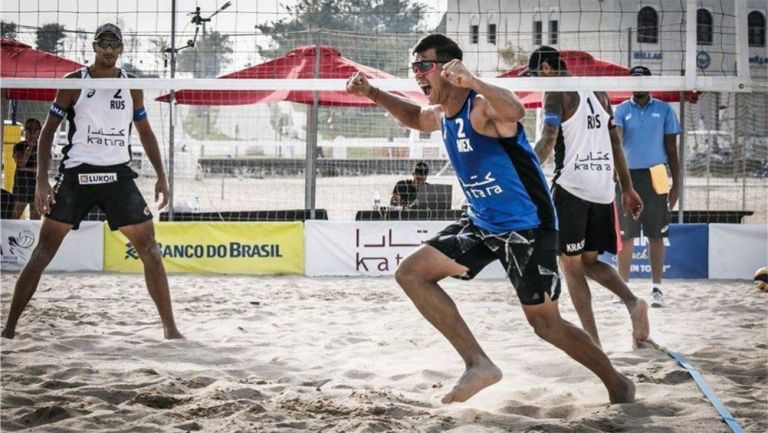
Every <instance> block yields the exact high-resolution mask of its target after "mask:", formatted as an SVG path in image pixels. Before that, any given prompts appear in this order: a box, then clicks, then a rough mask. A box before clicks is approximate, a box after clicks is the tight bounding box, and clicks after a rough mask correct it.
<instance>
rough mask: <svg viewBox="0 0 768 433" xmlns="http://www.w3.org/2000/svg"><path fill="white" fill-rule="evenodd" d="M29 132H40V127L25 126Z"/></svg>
mask: <svg viewBox="0 0 768 433" xmlns="http://www.w3.org/2000/svg"><path fill="white" fill-rule="evenodd" d="M24 129H25V130H26V131H27V132H40V128H24Z"/></svg>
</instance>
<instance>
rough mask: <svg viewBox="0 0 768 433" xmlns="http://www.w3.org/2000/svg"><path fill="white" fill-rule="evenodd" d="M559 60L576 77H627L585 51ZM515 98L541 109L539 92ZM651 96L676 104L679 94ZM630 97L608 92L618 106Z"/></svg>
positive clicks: (508, 74) (693, 96)
mask: <svg viewBox="0 0 768 433" xmlns="http://www.w3.org/2000/svg"><path fill="white" fill-rule="evenodd" d="M560 58H561V59H562V60H563V61H564V62H565V63H566V65H567V66H568V71H570V72H571V74H573V75H574V76H576V77H626V76H627V75H629V68H627V67H626V66H622V65H617V64H616V63H611V62H608V61H605V60H600V59H596V58H594V57H593V56H592V54H589V53H587V52H585V51H575V50H563V51H560ZM527 69H528V68H527V67H526V66H521V67H519V68H515V69H512V70H511V71H507V72H505V73H503V74H501V75H500V76H499V77H500V78H508V77H518V76H520V74H521V73H523V72H525V71H526V70H527ZM516 93H517V96H518V97H519V98H520V99H521V100H522V101H523V104H524V105H525V108H539V107H541V99H542V95H543V94H542V93H541V92H516ZM651 95H652V96H653V97H654V98H656V99H660V100H662V101H666V102H677V101H679V100H680V92H651ZM631 97H632V92H608V98H609V99H610V100H611V104H614V105H616V104H620V103H622V102H624V101H626V100H627V99H629V98H631ZM697 98H698V93H690V92H689V93H687V94H686V99H687V100H688V101H689V102H696V99H697Z"/></svg>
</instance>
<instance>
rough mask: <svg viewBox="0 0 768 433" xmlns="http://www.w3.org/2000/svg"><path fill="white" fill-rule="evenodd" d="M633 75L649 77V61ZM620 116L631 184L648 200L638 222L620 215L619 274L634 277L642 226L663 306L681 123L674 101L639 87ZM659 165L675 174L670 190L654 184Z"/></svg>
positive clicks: (654, 291) (655, 295) (656, 303)
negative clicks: (631, 272) (653, 173)
mask: <svg viewBox="0 0 768 433" xmlns="http://www.w3.org/2000/svg"><path fill="white" fill-rule="evenodd" d="M629 75H632V76H650V75H651V71H650V70H649V69H648V68H646V67H645V66H635V67H633V68H632V69H631V70H630V71H629ZM615 121H616V126H617V127H618V128H619V135H621V136H622V142H623V145H624V155H626V158H627V164H628V166H629V174H630V176H631V177H632V184H633V185H634V187H635V190H636V191H637V193H638V194H640V198H642V200H643V204H644V208H643V213H642V214H641V215H640V219H639V220H638V221H635V220H633V219H632V216H631V215H629V216H627V215H624V216H622V218H621V236H622V240H623V241H624V244H625V245H626V247H625V248H624V249H623V250H622V251H621V252H619V254H618V265H619V266H618V267H619V274H620V275H621V277H622V278H624V280H625V281H629V270H630V264H631V262H632V246H633V245H634V240H635V238H636V237H638V236H640V227H641V226H642V229H643V235H645V237H647V238H648V245H649V247H650V256H651V276H652V278H653V285H652V287H651V306H653V307H661V306H663V305H664V297H663V292H662V290H661V275H662V273H663V272H664V248H665V247H664V238H665V237H667V235H668V232H669V225H668V224H669V214H668V210H669V209H672V208H673V207H674V206H675V203H676V202H677V194H678V188H679V187H680V183H679V172H678V167H679V162H678V153H677V136H678V135H679V134H680V132H681V131H680V122H679V121H678V120H677V114H675V112H674V110H672V107H670V106H669V104H667V103H666V102H663V101H660V100H658V99H654V98H653V97H651V95H650V94H649V93H648V92H634V93H633V96H632V99H629V100H627V101H624V102H623V103H621V104H620V105H619V106H618V107H616V110H615ZM660 164H663V165H665V166H668V168H669V172H670V173H671V175H672V183H671V185H670V187H671V188H670V190H669V193H668V194H667V193H663V192H662V193H658V192H656V191H655V190H654V188H653V185H652V183H651V171H650V168H651V167H654V166H657V165H660ZM618 200H621V194H618V199H617V201H618ZM619 209H621V207H619Z"/></svg>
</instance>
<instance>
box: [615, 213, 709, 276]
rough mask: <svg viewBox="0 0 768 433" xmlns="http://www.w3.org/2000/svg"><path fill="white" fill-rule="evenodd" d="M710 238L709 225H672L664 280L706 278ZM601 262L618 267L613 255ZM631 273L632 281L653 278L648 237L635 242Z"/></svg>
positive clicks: (665, 241)
mask: <svg viewBox="0 0 768 433" xmlns="http://www.w3.org/2000/svg"><path fill="white" fill-rule="evenodd" d="M708 234H709V229H708V227H707V225H706V224H670V225H669V237H668V238H665V239H664V245H666V247H667V248H666V254H665V257H664V274H663V275H664V278H707V277H708V275H709V271H708V269H709V266H708V263H709V261H708V250H709V236H708ZM627 247H628V245H624V248H627ZM600 260H603V261H604V262H607V263H610V264H612V265H613V266H616V256H614V255H613V254H602V255H601V256H600ZM629 271H630V273H629V276H630V278H651V253H650V248H649V246H648V240H647V239H646V238H645V237H639V238H635V244H634V249H633V253H632V264H631V265H630V268H629Z"/></svg>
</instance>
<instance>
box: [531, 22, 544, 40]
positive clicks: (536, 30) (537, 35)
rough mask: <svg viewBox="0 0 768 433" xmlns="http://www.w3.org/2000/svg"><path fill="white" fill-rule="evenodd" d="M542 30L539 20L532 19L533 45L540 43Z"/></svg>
mask: <svg viewBox="0 0 768 433" xmlns="http://www.w3.org/2000/svg"><path fill="white" fill-rule="evenodd" d="M542 30H543V26H542V25H541V21H534V22H533V45H541V32H542Z"/></svg>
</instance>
